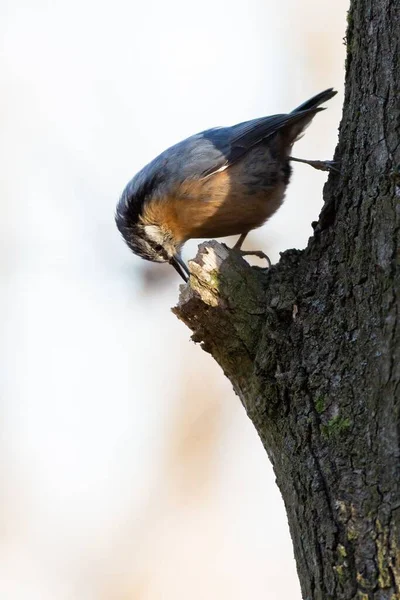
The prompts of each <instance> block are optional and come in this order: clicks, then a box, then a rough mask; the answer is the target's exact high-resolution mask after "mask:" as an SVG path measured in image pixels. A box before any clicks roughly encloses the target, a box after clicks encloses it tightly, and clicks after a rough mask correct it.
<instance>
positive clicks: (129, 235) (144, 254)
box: [115, 196, 188, 281]
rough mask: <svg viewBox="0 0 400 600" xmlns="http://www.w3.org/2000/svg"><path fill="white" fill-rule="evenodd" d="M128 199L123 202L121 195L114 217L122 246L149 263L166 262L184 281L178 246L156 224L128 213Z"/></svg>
mask: <svg viewBox="0 0 400 600" xmlns="http://www.w3.org/2000/svg"><path fill="white" fill-rule="evenodd" d="M132 204H133V203H132V198H131V199H130V202H129V203H126V202H125V200H124V196H122V198H121V200H120V202H119V204H118V207H117V211H116V214H115V222H116V224H117V227H118V229H119V231H120V233H121V234H122V237H123V238H124V240H125V242H126V244H127V245H128V247H129V248H130V249H131V250H132V252H133V253H134V254H136V255H137V256H140V257H141V258H144V259H145V260H149V261H152V262H158V263H164V262H169V263H170V264H171V265H172V266H173V267H174V268H175V269H176V271H177V272H178V273H179V275H180V276H181V277H182V279H184V280H185V281H187V280H188V270H187V267H186V265H185V263H184V262H183V260H182V258H181V256H180V250H181V246H182V243H181V242H177V241H176V240H175V239H174V237H173V235H172V233H171V232H170V231H169V230H168V229H166V228H163V227H162V226H160V225H156V224H152V223H148V222H146V221H144V220H143V218H142V215H141V214H140V213H137V214H135V213H134V211H132Z"/></svg>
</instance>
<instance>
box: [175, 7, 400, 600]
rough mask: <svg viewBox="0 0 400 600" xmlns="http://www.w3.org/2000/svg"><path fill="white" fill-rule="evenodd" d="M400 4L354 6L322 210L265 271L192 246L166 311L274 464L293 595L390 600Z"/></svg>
mask: <svg viewBox="0 0 400 600" xmlns="http://www.w3.org/2000/svg"><path fill="white" fill-rule="evenodd" d="M399 13H400V3H399V0H353V1H352V4H351V8H350V11H349V14H348V32H347V48H348V57H347V63H346V91H345V104H344V111H343V119H342V123H341V127H340V137H339V144H338V148H337V151H336V157H335V158H336V160H339V161H340V163H341V173H340V175H339V174H331V175H330V177H329V180H328V183H327V184H326V186H325V190H324V200H325V204H324V208H323V210H322V212H321V215H320V218H319V221H318V223H315V227H314V236H313V237H312V238H311V239H310V241H309V244H308V247H307V248H306V249H305V250H304V251H296V250H290V251H287V252H285V253H284V254H283V255H282V258H281V260H280V262H279V264H278V265H276V266H274V267H272V268H271V269H270V270H269V271H268V272H263V271H261V270H259V269H257V268H255V267H250V266H248V265H247V263H245V261H243V259H241V258H240V257H239V256H237V255H236V254H235V253H233V252H230V251H228V250H227V249H226V247H225V246H223V245H221V244H217V243H216V242H211V243H208V244H203V245H202V246H201V247H200V250H199V254H198V257H197V258H196V260H195V261H192V262H191V263H190V270H191V273H192V275H191V278H190V282H189V284H187V285H186V286H182V291H181V297H180V301H179V304H178V306H177V307H176V308H175V309H174V312H175V313H176V314H177V315H178V317H179V318H180V319H182V320H183V321H184V322H185V323H187V325H188V326H189V327H190V328H191V329H192V331H193V332H194V334H193V339H194V340H195V341H197V342H201V343H202V345H203V348H204V349H205V350H206V351H207V352H210V353H211V354H212V355H213V356H214V358H215V359H216V360H217V361H218V363H219V364H220V365H221V367H222V369H223V370H224V372H225V374H226V375H227V377H229V379H230V380H231V382H232V384H233V387H234V389H235V391H236V393H237V394H238V395H239V397H240V399H241V401H242V403H243V405H244V407H245V408H246V411H247V413H248V415H249V417H250V419H251V420H252V421H253V423H254V425H255V427H256V429H257V431H258V433H259V435H260V437H261V440H262V442H263V444H264V447H265V449H266V451H267V453H268V455H269V457H270V459H271V461H272V464H273V466H274V470H275V474H276V478H277V483H278V485H279V488H280V490H281V493H282V496H283V499H284V502H285V506H286V510H287V515H288V520H289V526H290V531H291V536H292V540H293V545H294V552H295V557H296V562H297V569H298V574H299V577H300V582H301V587H302V593H303V598H305V599H307V600H311V599H312V600H329V599H335V600H336V599H337V600H342V599H346V600H348V599H357V600H372V599H374V600H375V599H376V600H377V599H379V600H383V599H385V600H386V599H387V600H395V599H400V386H399V381H400V325H399V282H400V276H399V263H400V260H399V259H400V256H399V237H400V203H399V202H400V140H399V123H400V100H399V92H400V14H399Z"/></svg>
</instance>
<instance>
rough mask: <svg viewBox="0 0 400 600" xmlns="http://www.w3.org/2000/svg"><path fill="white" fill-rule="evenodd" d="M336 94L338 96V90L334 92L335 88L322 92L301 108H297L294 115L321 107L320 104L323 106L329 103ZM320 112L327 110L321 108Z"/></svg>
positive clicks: (293, 111) (304, 103)
mask: <svg viewBox="0 0 400 600" xmlns="http://www.w3.org/2000/svg"><path fill="white" fill-rule="evenodd" d="M336 94H337V91H336V90H334V89H333V88H329V90H325V91H324V92H321V93H320V94H317V95H316V96H313V97H312V98H310V99H309V100H307V101H306V102H303V104H300V106H298V107H297V108H295V109H294V110H292V113H297V112H303V111H304V110H310V109H312V108H317V106H319V105H320V104H323V103H324V102H327V101H328V100H330V99H331V98H333V96H336ZM319 110H325V109H324V108H320V109H319Z"/></svg>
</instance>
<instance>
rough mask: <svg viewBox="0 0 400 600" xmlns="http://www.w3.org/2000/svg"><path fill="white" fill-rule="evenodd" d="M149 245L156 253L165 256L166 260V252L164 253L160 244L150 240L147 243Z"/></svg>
mask: <svg viewBox="0 0 400 600" xmlns="http://www.w3.org/2000/svg"><path fill="white" fill-rule="evenodd" d="M149 245H150V246H151V248H152V249H153V250H154V252H157V254H161V256H162V257H163V258H165V259H166V260H168V254H167V253H166V251H165V250H164V247H163V246H161V244H155V243H152V242H150V244H149Z"/></svg>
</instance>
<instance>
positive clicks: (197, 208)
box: [142, 166, 286, 242]
mask: <svg viewBox="0 0 400 600" xmlns="http://www.w3.org/2000/svg"><path fill="white" fill-rule="evenodd" d="M238 175H239V173H238V172H237V171H236V169H235V166H232V167H230V168H228V169H226V170H224V171H221V172H220V173H215V174H214V175H211V176H210V177H208V178H205V179H203V180H199V181H188V182H185V183H184V184H182V185H181V186H180V187H179V188H178V189H177V191H176V193H175V194H174V195H173V196H169V197H168V198H162V199H160V200H157V201H155V202H154V201H153V202H149V203H148V204H147V206H146V207H145V210H144V212H143V216H142V220H143V221H144V222H145V224H148V223H149V224H150V223H151V224H157V225H162V226H163V227H165V228H167V229H168V230H169V231H171V233H172V235H173V236H174V238H175V239H176V240H177V241H178V240H179V241H180V242H184V241H186V240H188V239H191V238H217V237H224V236H228V235H236V234H238V235H239V234H241V233H246V232H247V231H250V230H251V229H255V228H256V227H260V226H261V225H262V224H263V223H264V222H265V221H266V220H267V219H268V218H269V217H270V216H271V215H272V214H273V213H274V212H275V211H276V210H277V209H278V208H279V206H280V205H281V203H282V201H283V196H284V192H285V187H286V186H285V185H284V184H283V183H280V184H278V185H275V186H273V187H271V188H269V189H265V188H264V189H257V188H256V189H254V188H251V187H250V186H248V185H245V184H243V183H241V181H240V177H238Z"/></svg>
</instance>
